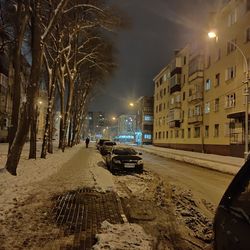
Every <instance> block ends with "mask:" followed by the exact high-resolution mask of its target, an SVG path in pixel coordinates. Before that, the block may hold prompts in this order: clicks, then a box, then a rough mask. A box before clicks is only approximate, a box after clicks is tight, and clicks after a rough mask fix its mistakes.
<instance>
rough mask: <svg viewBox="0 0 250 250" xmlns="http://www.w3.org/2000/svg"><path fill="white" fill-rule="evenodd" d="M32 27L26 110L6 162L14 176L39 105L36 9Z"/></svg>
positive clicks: (39, 51) (39, 39) (37, 19)
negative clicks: (30, 64)
mask: <svg viewBox="0 0 250 250" xmlns="http://www.w3.org/2000/svg"><path fill="white" fill-rule="evenodd" d="M31 25H32V26H31V29H32V32H31V36H32V66H31V73H30V81H29V85H28V88H27V103H26V105H25V108H24V112H23V116H22V119H21V120H20V122H19V124H18V130H17V133H16V136H15V139H14V141H13V144H12V146H11V149H10V152H9V154H8V158H7V162H6V169H7V170H8V171H9V172H10V173H11V174H13V175H16V169H17V165H18V162H19V160H20V156H21V152H22V149H23V146H24V143H25V140H26V138H27V135H28V132H29V128H30V121H31V119H34V115H35V107H36V103H37V94H38V93H37V92H38V86H39V84H38V82H39V77H40V70H41V62H42V51H43V45H42V44H41V27H40V20H39V13H37V12H36V9H35V8H34V13H33V16H32V20H31ZM23 120H24V121H23Z"/></svg>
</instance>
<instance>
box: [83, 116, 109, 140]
mask: <svg viewBox="0 0 250 250" xmlns="http://www.w3.org/2000/svg"><path fill="white" fill-rule="evenodd" d="M85 120H86V131H85V137H86V136H89V137H90V138H91V139H92V140H97V139H100V138H102V137H103V130H104V129H105V128H106V127H107V124H106V123H107V121H106V120H105V114H104V113H103V112H88V114H87V116H86V118H85Z"/></svg>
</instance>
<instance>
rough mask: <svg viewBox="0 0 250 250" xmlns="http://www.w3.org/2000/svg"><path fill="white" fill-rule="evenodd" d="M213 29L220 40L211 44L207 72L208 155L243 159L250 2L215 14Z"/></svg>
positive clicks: (236, 3)
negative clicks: (241, 157) (240, 157)
mask: <svg viewBox="0 0 250 250" xmlns="http://www.w3.org/2000/svg"><path fill="white" fill-rule="evenodd" d="M210 27H211V28H212V29H214V30H215V32H216V35H217V37H216V38H215V39H213V40H211V41H208V43H207V56H206V65H205V70H204V79H205V89H204V91H205V92H204V105H205V110H204V111H205V113H204V129H205V138H204V142H205V144H206V152H208V153H213V152H220V153H221V154H225V155H232V156H243V152H244V143H245V139H244V138H245V134H244V131H245V96H244V89H245V86H246V85H245V84H244V81H245V80H246V74H245V72H246V70H248V71H249V69H250V68H249V66H250V1H249V0H248V1H247V0H246V1H243V0H234V1H229V2H228V3H227V4H226V5H225V6H224V8H223V9H222V10H221V11H219V12H218V13H216V14H215V16H214V18H213V21H212V22H211V24H210ZM235 44H236V45H235ZM245 59H246V60H247V64H248V65H246V63H245ZM247 67H248V69H247Z"/></svg>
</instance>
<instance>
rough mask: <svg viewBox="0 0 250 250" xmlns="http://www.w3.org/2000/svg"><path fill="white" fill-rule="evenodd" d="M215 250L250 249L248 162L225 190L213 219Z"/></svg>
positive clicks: (249, 163)
mask: <svg viewBox="0 0 250 250" xmlns="http://www.w3.org/2000/svg"><path fill="white" fill-rule="evenodd" d="M214 234H215V243H214V249H216V250H224V249H225V250H248V249H250V160H248V161H247V162H246V163H245V164H244V165H243V167H242V168H241V169H240V171H239V172H238V173H237V175H236V176H235V177H234V179H233V181H232V182H231V184H230V185H229V187H228V188H227V190H226V192H225V194H224V196H223V197H222V199H221V201H220V204H219V206H218V208H217V211H216V215H215V219H214Z"/></svg>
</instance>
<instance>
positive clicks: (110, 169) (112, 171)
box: [109, 163, 115, 174]
mask: <svg viewBox="0 0 250 250" xmlns="http://www.w3.org/2000/svg"><path fill="white" fill-rule="evenodd" d="M109 171H110V172H111V173H112V174H114V173H115V171H114V168H113V167H112V163H110V165H109Z"/></svg>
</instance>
